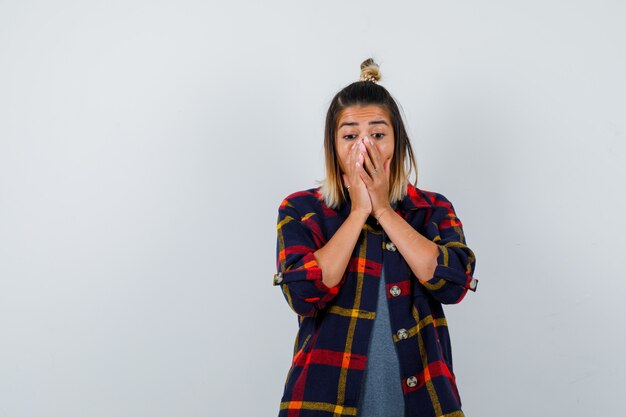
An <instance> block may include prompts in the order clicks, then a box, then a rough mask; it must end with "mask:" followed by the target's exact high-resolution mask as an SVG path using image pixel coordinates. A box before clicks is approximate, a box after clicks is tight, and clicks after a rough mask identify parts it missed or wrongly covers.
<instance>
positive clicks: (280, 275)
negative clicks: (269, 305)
mask: <svg viewBox="0 0 626 417" xmlns="http://www.w3.org/2000/svg"><path fill="white" fill-rule="evenodd" d="M281 282H283V273H282V272H279V273H277V274H274V284H280V283H281Z"/></svg>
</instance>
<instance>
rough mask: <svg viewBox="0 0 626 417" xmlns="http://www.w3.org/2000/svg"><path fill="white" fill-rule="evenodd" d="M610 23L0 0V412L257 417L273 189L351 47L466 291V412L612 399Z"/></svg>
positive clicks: (275, 380) (616, 222) (617, 223)
mask: <svg viewBox="0 0 626 417" xmlns="http://www.w3.org/2000/svg"><path fill="white" fill-rule="evenodd" d="M625 15H626V6H625V3H624V2H622V1H619V0H615V1H600V0H594V1H591V0H588V1H564V0H559V1H555V0H541V1H534V0H524V1H507V2H495V1H485V0H482V1H473V2H467V1H446V0H443V1H441V0H440V1H417V2H408V1H407V2H386V3H384V2H380V1H377V2H373V1H363V0H359V1H315V2H312V1H309V2H294V1H282V2H278V1H248V2H241V1H239V2H238V1H231V2H220V3H217V2H206V1H197V2H192V1H176V2H174V1H145V0H144V1H128V0H124V1H109V2H86V1H54V2H47V1H39V2H36V1H17V0H12V1H7V0H4V1H2V2H0V417H38V416H46V417H47V416H54V417H56V416H58V417H61V416H62V417H85V416H89V417H100V416H102V417H111V416H115V417H126V416H128V417H131V416H132V417H158V416H163V417H165V416H167V417H171V416H185V417H196V416H222V417H229V416H271V415H276V414H277V412H278V405H279V402H280V397H281V395H282V389H283V383H284V380H285V377H286V374H287V371H288V369H289V364H290V360H291V353H292V347H293V340H294V337H295V334H296V330H297V319H296V316H295V314H294V313H293V312H292V311H291V310H290V309H289V307H288V305H287V303H286V301H285V300H284V298H283V296H282V294H281V293H280V290H279V288H278V287H274V286H272V274H273V273H274V272H275V256H276V254H275V250H276V229H275V227H276V224H275V222H276V216H277V209H278V205H279V204H280V201H281V200H282V198H284V197H285V196H286V195H288V194H290V193H291V192H293V191H297V190H301V189H306V188H310V187H313V186H315V182H314V181H315V180H316V179H321V177H322V174H323V163H324V161H323V148H322V137H323V123H324V115H325V112H326V109H327V106H328V104H329V102H330V100H331V98H332V96H333V95H334V94H335V93H336V92H337V91H338V90H339V89H341V88H342V87H344V86H345V85H347V84H349V83H351V82H353V81H356V80H357V78H358V74H359V67H358V66H359V64H360V63H361V61H362V60H363V59H365V58H368V57H370V56H372V57H374V58H375V59H377V60H378V62H379V63H380V65H381V71H382V74H383V79H382V80H381V84H382V85H384V86H385V87H387V88H388V89H389V91H390V92H391V93H392V94H393V95H394V96H395V97H396V99H397V100H398V102H399V103H400V104H401V105H402V107H403V109H404V113H405V115H406V121H407V125H408V128H409V134H410V136H411V139H412V143H413V146H414V149H415V150H416V153H417V159H418V166H419V173H420V176H419V182H418V187H420V188H423V189H427V190H433V191H437V192H440V193H442V194H443V195H445V196H446V197H448V198H449V199H450V200H451V201H452V202H453V204H454V206H455V209H456V211H457V214H458V216H459V218H460V219H461V220H462V222H463V225H464V229H465V233H466V236H467V241H468V244H469V245H470V247H471V248H472V249H473V250H474V251H475V253H476V257H477V263H476V275H475V277H476V278H478V279H479V281H480V284H479V286H478V291H477V292H476V293H469V294H468V295H467V297H466V298H465V299H464V300H463V301H462V302H461V303H460V304H458V305H452V306H447V308H446V313H447V315H448V320H449V324H450V330H451V337H452V349H453V355H454V364H455V373H456V374H457V382H458V384H459V390H460V393H461V398H462V400H463V404H464V410H465V412H466V414H467V415H468V416H481V417H492V416H493V417H495V416H502V415H506V416H513V417H517V416H519V417H526V416H530V415H532V416H555V415H556V416H561V415H562V416H565V415H567V416H581V417H582V416H589V415H592V414H593V415H603V414H604V415H618V414H620V413H621V412H622V411H623V400H622V398H621V397H622V396H623V393H624V388H625V387H626V384H625V381H624V378H625V377H624V375H625V374H626V363H625V361H624V360H623V354H624V352H625V351H626V335H625V332H624V330H623V328H622V323H620V322H621V320H619V317H622V318H623V317H625V313H626V307H624V304H623V299H624V291H625V290H626V283H625V279H626V272H625V268H624V264H623V262H624V250H625V249H626V244H625V243H624V232H625V230H626V228H625V226H626V224H625V223H626V220H625V219H626V217H625V215H624V213H625V209H626V199H625V198H624V195H623V189H624V185H623V182H624V179H625V178H626V168H625V167H626V164H625V163H624V162H625V156H626V155H625V153H626V152H625V151H626V149H625V148H626V146H625V144H624V132H625V129H626V126H625V120H626V118H625V116H626V98H625V97H626V81H625V77H624V74H626V48H625V45H624V43H625V41H624V40H625V39H626V26H625V25H624V16H625Z"/></svg>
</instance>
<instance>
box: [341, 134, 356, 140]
mask: <svg viewBox="0 0 626 417" xmlns="http://www.w3.org/2000/svg"><path fill="white" fill-rule="evenodd" d="M343 138H344V139H347V140H352V139H355V138H356V135H344V136H343Z"/></svg>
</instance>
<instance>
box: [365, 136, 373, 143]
mask: <svg viewBox="0 0 626 417" xmlns="http://www.w3.org/2000/svg"><path fill="white" fill-rule="evenodd" d="M363 140H364V141H365V142H367V143H372V142H370V138H368V137H367V136H365V139H363Z"/></svg>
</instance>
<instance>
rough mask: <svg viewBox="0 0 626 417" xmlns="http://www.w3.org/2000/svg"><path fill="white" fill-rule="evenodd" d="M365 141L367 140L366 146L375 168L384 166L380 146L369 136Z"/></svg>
mask: <svg viewBox="0 0 626 417" xmlns="http://www.w3.org/2000/svg"><path fill="white" fill-rule="evenodd" d="M364 142H365V147H366V149H367V151H368V152H369V154H370V158H371V160H372V164H373V166H374V169H376V170H377V171H378V170H379V169H381V168H382V161H381V155H380V151H379V150H378V146H376V144H375V143H374V142H372V140H371V139H370V138H369V137H368V136H366V137H365V140H364Z"/></svg>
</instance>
